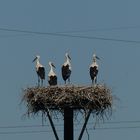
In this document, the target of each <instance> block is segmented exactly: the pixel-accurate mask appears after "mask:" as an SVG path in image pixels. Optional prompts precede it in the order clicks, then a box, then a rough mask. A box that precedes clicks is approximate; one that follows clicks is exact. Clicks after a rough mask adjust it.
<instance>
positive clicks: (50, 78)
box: [48, 62, 57, 86]
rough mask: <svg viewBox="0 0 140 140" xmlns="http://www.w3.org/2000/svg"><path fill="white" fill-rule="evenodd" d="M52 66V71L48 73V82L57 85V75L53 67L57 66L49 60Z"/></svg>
mask: <svg viewBox="0 0 140 140" xmlns="http://www.w3.org/2000/svg"><path fill="white" fill-rule="evenodd" d="M49 66H50V72H49V74H48V83H49V85H50V86H54V85H57V76H56V74H55V73H54V71H53V68H55V66H54V64H53V63H52V62H49Z"/></svg>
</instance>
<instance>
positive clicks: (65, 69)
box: [61, 53, 72, 84]
mask: <svg viewBox="0 0 140 140" xmlns="http://www.w3.org/2000/svg"><path fill="white" fill-rule="evenodd" d="M65 57H66V61H65V63H64V64H63V65H62V68H61V71H62V78H63V80H64V81H65V84H66V81H67V80H68V83H70V75H71V69H72V68H71V63H70V61H71V58H70V56H69V54H68V53H66V54H65Z"/></svg>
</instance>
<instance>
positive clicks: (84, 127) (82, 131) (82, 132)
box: [78, 110, 92, 140]
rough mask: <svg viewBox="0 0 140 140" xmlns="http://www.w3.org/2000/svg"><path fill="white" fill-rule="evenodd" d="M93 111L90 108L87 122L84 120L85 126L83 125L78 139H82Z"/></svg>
mask: <svg viewBox="0 0 140 140" xmlns="http://www.w3.org/2000/svg"><path fill="white" fill-rule="evenodd" d="M91 112H92V111H91V110H89V112H88V114H87V116H86V117H85V122H84V125H83V127H82V130H81V133H80V135H79V138H78V140H81V139H82V136H83V134H84V131H85V129H86V126H87V123H88V120H89V117H90V114H91Z"/></svg>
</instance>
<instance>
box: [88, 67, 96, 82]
mask: <svg viewBox="0 0 140 140" xmlns="http://www.w3.org/2000/svg"><path fill="white" fill-rule="evenodd" d="M97 74H98V69H97V67H96V66H94V67H90V77H91V79H92V80H93V79H94V78H95V77H96V76H97Z"/></svg>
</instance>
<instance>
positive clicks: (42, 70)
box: [33, 55, 45, 87]
mask: <svg viewBox="0 0 140 140" xmlns="http://www.w3.org/2000/svg"><path fill="white" fill-rule="evenodd" d="M39 59H40V56H39V55H37V56H36V57H35V59H34V60H33V62H35V61H36V66H35V67H36V72H37V75H38V87H39V86H40V81H41V86H43V80H45V68H44V66H43V65H42V64H40V62H39Z"/></svg>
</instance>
